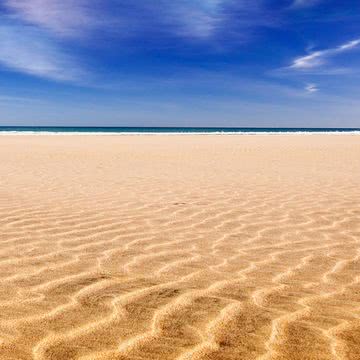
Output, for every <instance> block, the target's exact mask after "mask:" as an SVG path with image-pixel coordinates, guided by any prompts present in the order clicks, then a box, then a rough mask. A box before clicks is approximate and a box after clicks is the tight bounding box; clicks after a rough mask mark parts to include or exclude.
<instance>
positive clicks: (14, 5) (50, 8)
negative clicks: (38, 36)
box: [5, 0, 103, 37]
mask: <svg viewBox="0 0 360 360" xmlns="http://www.w3.org/2000/svg"><path fill="white" fill-rule="evenodd" d="M95 3H96V2H95ZM90 4H91V2H90V1H88V0H76V1H73V0H6V1H5V6H6V7H7V9H8V10H9V12H10V16H11V17H13V18H14V19H17V20H20V21H23V22H25V23H28V24H31V25H35V26H38V27H40V28H44V29H46V30H49V31H51V32H53V33H55V34H56V35H59V36H65V37H78V36H81V35H83V34H85V33H86V32H88V31H90V30H92V29H95V28H97V27H100V26H101V25H103V22H102V21H101V20H99V19H101V17H98V16H97V14H96V11H95V10H96V7H95V6H94V1H93V2H92V4H93V5H92V7H91V6H90Z"/></svg>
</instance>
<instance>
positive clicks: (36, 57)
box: [0, 25, 83, 81]
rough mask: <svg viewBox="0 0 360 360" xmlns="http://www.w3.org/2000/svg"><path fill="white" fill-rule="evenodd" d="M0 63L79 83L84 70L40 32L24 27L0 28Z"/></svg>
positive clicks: (51, 77)
mask: <svg viewBox="0 0 360 360" xmlns="http://www.w3.org/2000/svg"><path fill="white" fill-rule="evenodd" d="M0 64H1V65H3V66H4V67H6V68H8V69H10V70H13V71H18V72H22V73H26V74H29V75H35V76H38V77H43V78H48V79H52V80H58V81H78V80H79V79H80V78H82V76H83V70H81V69H80V67H79V66H78V65H77V63H76V61H75V60H74V59H73V58H72V57H71V56H69V55H67V54H66V53H65V52H64V51H63V50H61V49H60V48H59V47H57V46H56V45H55V44H54V43H53V42H52V41H50V40H49V39H48V38H47V37H46V36H44V35H43V34H42V33H41V32H39V31H37V30H35V29H33V28H31V27H27V26H11V25H2V26H0Z"/></svg>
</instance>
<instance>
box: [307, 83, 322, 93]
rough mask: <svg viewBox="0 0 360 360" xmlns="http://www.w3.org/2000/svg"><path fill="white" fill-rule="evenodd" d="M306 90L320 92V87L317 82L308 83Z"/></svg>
mask: <svg viewBox="0 0 360 360" xmlns="http://www.w3.org/2000/svg"><path fill="white" fill-rule="evenodd" d="M305 90H306V91H307V92H308V93H310V94H311V93H316V92H318V91H319V88H318V87H317V85H316V84H308V85H306V87H305Z"/></svg>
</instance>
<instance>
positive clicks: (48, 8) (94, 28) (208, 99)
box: [0, 0, 360, 127]
mask: <svg viewBox="0 0 360 360" xmlns="http://www.w3.org/2000/svg"><path fill="white" fill-rule="evenodd" d="M359 60H360V2H359V1H355V0H348V1H341V0H174V1H167V0H158V1H150V0H132V1H125V0H78V1H74V0H0V125H34V126H39V125H48V126H58V125H63V126H250V127H251V126H254V127H255V126H263V127H292V126H294V127H360V101H359V93H360V92H359V88H360V82H359V79H360V78H359V75H360V62H359Z"/></svg>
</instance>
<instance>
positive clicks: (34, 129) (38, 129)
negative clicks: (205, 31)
mask: <svg viewBox="0 0 360 360" xmlns="http://www.w3.org/2000/svg"><path fill="white" fill-rule="evenodd" d="M0 133H15V134H16V133H19V134H21V133H24V134H26V133H32V134H34V133H35V134H36V133H39V134H41V133H51V134H66V133H69V134H70V133H71V134H76V133H78V134H92V133H93V134H277V133H360V128H250V127H243V128H228V127H227V128H222V127H48V126H0Z"/></svg>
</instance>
